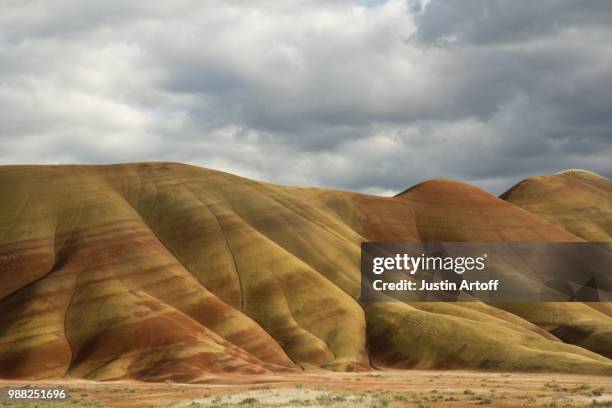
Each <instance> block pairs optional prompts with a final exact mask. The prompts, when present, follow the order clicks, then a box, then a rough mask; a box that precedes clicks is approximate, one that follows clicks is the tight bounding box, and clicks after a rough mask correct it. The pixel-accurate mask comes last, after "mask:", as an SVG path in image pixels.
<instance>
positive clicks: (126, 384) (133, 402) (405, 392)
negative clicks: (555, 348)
mask: <svg viewBox="0 0 612 408" xmlns="http://www.w3.org/2000/svg"><path fill="white" fill-rule="evenodd" d="M8 387H30V388H37V387H46V388H49V387H64V388H67V389H68V390H69V394H70V397H69V399H68V400H67V401H65V402H55V403H49V402H47V403H41V402H39V401H31V402H19V403H17V402H14V401H13V402H9V401H8V400H7V399H6V397H5V396H6V391H5V390H6V388H8ZM0 390H2V393H1V394H0V401H2V405H3V406H12V407H34V406H38V407H51V406H54V407H57V406H71V407H139V408H140V407H176V408H179V407H194V408H195V407H351V408H361V407H368V408H374V407H381V408H382V407H390V408H393V407H464V406H478V405H488V406H491V407H582V406H611V407H612V378H608V377H599V376H587V375H568V374H523V373H482V372H469V371H376V372H368V373H330V372H310V373H302V374H292V375H265V376H239V375H232V376H217V377H210V378H209V379H207V382H206V383H205V384H197V385H194V384H172V383H142V382H132V381H118V382H104V383H100V382H89V381H83V380H58V381H35V382H33V381H6V380H4V381H0Z"/></svg>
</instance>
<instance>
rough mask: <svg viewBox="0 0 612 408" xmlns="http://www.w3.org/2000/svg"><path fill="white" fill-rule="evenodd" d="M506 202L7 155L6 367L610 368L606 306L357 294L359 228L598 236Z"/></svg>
mask: <svg viewBox="0 0 612 408" xmlns="http://www.w3.org/2000/svg"><path fill="white" fill-rule="evenodd" d="M552 177H553V178H554V177H557V176H552ZM559 177H574V176H567V175H563V176H559ZM607 182H608V183H609V180H608V181H607ZM519 186H520V185H519ZM515 189H516V188H515ZM593 189H594V190H595V192H593V194H594V197H600V196H598V195H597V194H599V193H596V191H600V190H601V189H600V188H595V187H593ZM606 194H609V190H607V191H605V190H604V191H601V195H602V196H601V197H603V198H601V197H600V198H596V199H593V200H592V201H591V203H593V206H594V208H593V210H592V211H593V212H590V213H589V212H586V213H582V214H583V217H584V218H585V219H584V220H583V221H581V222H583V223H587V224H588V225H592V227H590V228H591V230H593V231H600V230H601V231H605V230H606V228H607V227H606V225H608V226H609V225H610V222H611V219H610V215H609V213H608V212H605V211H606V210H605V208H606V207H605V206H606V203H605V201H606V197H609V196H606ZM504 198H506V199H508V201H510V202H508V201H504V200H502V199H500V198H497V197H494V196H492V195H490V194H488V193H486V192H485V191H483V190H480V189H478V188H476V187H473V186H470V185H468V184H464V183H459V182H452V181H447V180H433V181H429V182H426V183H422V184H419V185H417V186H415V187H413V188H411V189H409V190H407V191H406V192H404V193H402V194H400V195H398V196H397V197H376V196H369V195H363V194H357V193H351V192H344V191H335V190H325V189H312V188H298V187H284V186H278V185H272V184H267V183H261V182H256V181H252V180H248V179H245V178H241V177H237V176H234V175H231V174H227V173H223V172H219V171H213V170H208V169H204V168H199V167H195V166H189V165H184V164H178V163H136V164H123V165H112V166H78V165H74V166H0V311H2V313H0V378H53V377H62V376H70V377H78V378H87V379H94V380H111V379H121V378H135V379H141V380H148V381H162V380H173V381H185V382H197V381H203V380H205V379H206V375H207V374H209V373H215V372H240V373H262V372H270V371H286V370H302V369H318V368H323V369H330V370H367V369H370V368H372V367H398V368H410V367H419V368H463V369H489V370H490V369H497V370H523V371H567V372H579V373H599V374H608V375H609V374H612V360H610V359H609V358H608V357H610V354H607V353H608V351H610V349H612V341H610V337H609V333H610V332H611V330H612V317H611V316H612V313H610V309H606V307H607V306H605V305H586V304H581V303H572V304H549V306H545V305H544V306H542V305H540V306H538V307H537V309H538V311H536V312H533V313H532V311H533V309H536V308H534V307H533V306H529V305H520V304H518V305H487V304H484V303H458V304H453V303H410V304H407V303H400V302H393V303H372V304H367V303H364V302H361V301H360V300H359V290H360V286H359V285H360V280H359V255H360V254H359V251H360V248H359V245H360V243H361V242H363V241H396V242H402V241H404V242H418V241H485V242H504V241H519V242H571V241H582V240H583V239H590V238H591V237H590V236H588V237H587V236H584V235H580V236H578V234H577V231H575V230H573V229H572V228H570V227H568V226H566V225H565V224H564V223H560V222H555V220H552V219H550V218H549V217H546V216H545V214H539V213H538V212H537V211H535V210H533V209H532V208H527V207H525V208H521V207H523V205H520V204H519V205H515V204H513V203H512V200H511V199H510V198H508V196H507V195H504ZM540 198H542V199H544V198H543V197H540ZM608 204H609V201H608ZM599 207H601V208H600V209H597V208H599ZM597 211H602V212H597ZM592 214H599V216H598V217H597V218H592V217H591V215H592ZM601 214H607V215H605V217H604V218H601V217H600V216H601ZM606 217H607V218H606ZM608 231H609V230H608ZM604 238H605V237H604ZM608 238H609V235H608ZM608 240H609V239H608ZM546 308H553V309H550V310H553V312H554V313H553V312H550V313H548V314H546V313H545V312H546V310H549V309H546ZM540 309H541V310H543V312H542V313H544V314H545V315H546V316H545V318H542V316H540V315H538V313H539V311H540ZM553 315H554V319H551V318H550V316H553ZM553 320H554V321H553ZM559 328H570V329H572V330H579V331H580V333H581V335H580V336H576V335H575V334H576V333H575V332H571V333H570V334H571V335H569V334H567V333H566V332H562V330H561V331H560V330H559ZM564 330H566V331H567V330H569V329H564ZM560 339H564V340H565V342H566V343H564V342H563V341H561V340H560ZM567 343H575V344H578V345H579V346H577V345H572V344H567ZM591 350H594V351H596V352H593V351H591ZM606 355H607V356H608V357H606Z"/></svg>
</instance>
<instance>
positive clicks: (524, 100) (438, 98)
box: [0, 0, 612, 194]
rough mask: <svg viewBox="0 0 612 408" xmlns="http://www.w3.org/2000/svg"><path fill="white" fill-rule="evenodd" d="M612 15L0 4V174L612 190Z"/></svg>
mask: <svg viewBox="0 0 612 408" xmlns="http://www.w3.org/2000/svg"><path fill="white" fill-rule="evenodd" d="M611 23H612V3H609V2H601V1H583V2H573V1H548V0H543V1H538V2H533V3H521V2H513V1H501V0H490V1H472V0H468V1H465V2H457V1H451V0H447V1H443V0H430V1H428V2H424V3H418V2H415V1H404V0H402V1H399V0H397V1H396V0H390V1H387V2H384V1H360V2H351V1H348V0H338V1H320V2H317V1H312V2H301V1H295V2H291V1H290V2H271V1H252V2H246V1H206V2H200V1H190V0H180V1H177V2H163V1H156V0H150V1H141V2H138V1H135V2H123V1H121V2H120V1H105V2H77V1H68V0H58V1H56V2H52V3H51V2H44V1H35V0H32V1H28V2H3V3H2V4H0V106H1V107H2V109H1V110H0V164H11V163H74V162H78V163H113V162H125V161H148V160H171V161H182V162H189V163H194V164H198V165H202V166H205V167H212V168H217V169H221V170H225V171H230V172H233V173H237V174H240V175H243V176H246V177H251V178H256V179H262V180H267V181H272V182H278V183H287V184H299V185H313V186H323V187H336V188H345V189H351V190H358V191H365V192H371V193H377V194H391V193H393V192H396V191H400V190H403V189H405V188H406V187H408V186H411V185H413V184H415V183H416V182H419V181H422V180H424V179H429V178H436V177H446V178H454V179H461V180H464V181H468V182H472V183H475V184H477V185H480V186H482V187H484V188H487V189H489V190H490V191H492V192H494V193H500V192H501V191H503V190H504V189H505V188H507V187H509V186H510V185H512V184H514V183H515V182H516V181H518V180H520V179H521V178H524V177H526V176H529V175H533V174H547V173H551V172H555V171H558V170H561V169H564V168H570V167H581V168H587V169H590V170H593V171H596V172H599V173H600V174H603V175H605V176H608V177H610V176H612V160H610V157H612V92H610V89H612V47H611V46H610V45H609V44H612V24H611Z"/></svg>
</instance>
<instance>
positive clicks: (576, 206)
mask: <svg viewBox="0 0 612 408" xmlns="http://www.w3.org/2000/svg"><path fill="white" fill-rule="evenodd" d="M501 198H502V199H504V200H506V201H508V202H510V203H512V204H514V205H517V206H519V207H521V208H524V209H526V210H527V211H530V212H532V213H534V214H536V215H538V216H540V217H542V218H544V219H546V220H547V221H550V222H551V223H554V224H556V225H559V226H561V227H563V228H564V229H566V230H567V231H569V232H571V233H572V234H574V235H576V236H579V237H581V238H583V239H585V240H587V241H591V242H610V241H611V240H612V181H610V180H609V179H607V178H605V177H602V176H599V175H597V174H595V173H592V172H588V171H584V170H566V171H564V172H561V173H557V174H554V175H552V176H537V177H530V178H528V179H526V180H523V181H521V182H520V183H518V184H517V185H515V186H514V187H512V188H511V189H509V190H508V191H506V192H505V193H504V194H502V195H501Z"/></svg>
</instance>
